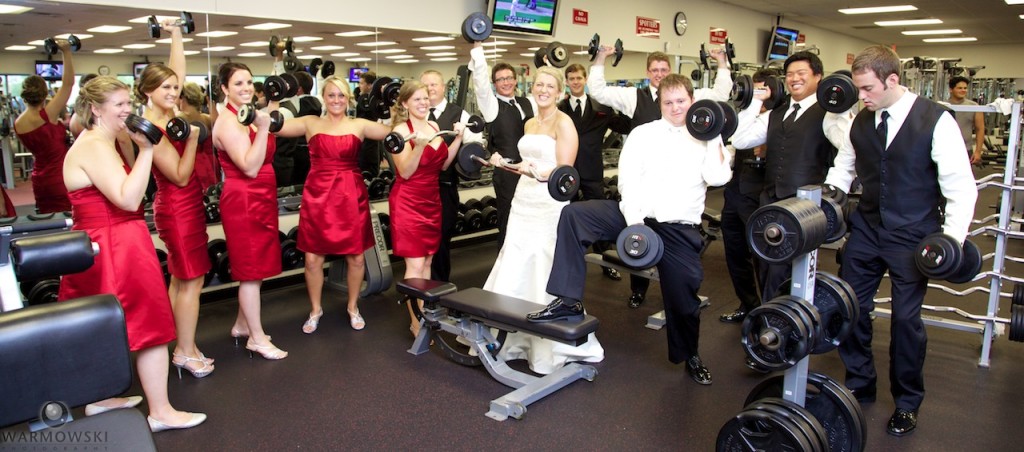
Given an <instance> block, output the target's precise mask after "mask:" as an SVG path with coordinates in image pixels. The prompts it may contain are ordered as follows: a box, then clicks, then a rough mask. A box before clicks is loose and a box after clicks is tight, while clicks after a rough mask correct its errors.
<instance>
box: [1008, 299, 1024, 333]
mask: <svg viewBox="0 0 1024 452" xmlns="http://www.w3.org/2000/svg"><path fill="white" fill-rule="evenodd" d="M1010 340H1011V341H1014V342H1024V305H1019V304H1015V305H1010Z"/></svg>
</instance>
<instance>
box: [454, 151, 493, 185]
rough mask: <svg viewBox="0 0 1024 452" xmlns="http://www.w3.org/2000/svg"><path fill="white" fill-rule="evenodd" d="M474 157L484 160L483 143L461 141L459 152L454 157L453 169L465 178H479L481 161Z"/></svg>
mask: <svg viewBox="0 0 1024 452" xmlns="http://www.w3.org/2000/svg"><path fill="white" fill-rule="evenodd" d="M474 157H477V158H479V159H482V160H486V158H487V150H486V149H484V147H483V145H481V144H480V143H475V142H473V143H463V144H462V146H460V147H459V153H458V155H457V156H456V157H455V159H456V161H455V171H456V172H457V173H459V176H460V177H462V178H463V179H465V180H478V179H480V176H481V175H480V170H481V168H483V163H480V161H479V160H476V159H474Z"/></svg>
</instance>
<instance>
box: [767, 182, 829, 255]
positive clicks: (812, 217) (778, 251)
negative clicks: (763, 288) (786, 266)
mask: <svg viewBox="0 0 1024 452" xmlns="http://www.w3.org/2000/svg"><path fill="white" fill-rule="evenodd" d="M827 228H828V219H827V218H826V217H825V213H824V212H822V211H821V208H820V207H819V206H818V205H817V204H815V203H813V202H811V201H808V200H805V199H797V198H789V199H783V200H781V201H778V202H775V203H772V204H769V205H766V206H762V207H760V208H759V209H757V210H756V211H754V213H753V214H752V215H751V216H750V220H749V221H748V223H747V243H749V244H750V247H751V248H752V249H753V250H754V253H755V254H757V255H758V256H759V257H761V258H762V259H764V260H765V261H767V262H769V263H773V264H779V263H784V262H789V261H791V260H793V259H794V258H796V257H797V256H798V255H801V254H805V253H809V252H811V251H813V250H815V249H817V248H818V247H819V246H821V244H822V243H824V241H825V236H826V232H827Z"/></svg>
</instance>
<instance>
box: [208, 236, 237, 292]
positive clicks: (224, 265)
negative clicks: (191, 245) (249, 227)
mask: <svg viewBox="0 0 1024 452" xmlns="http://www.w3.org/2000/svg"><path fill="white" fill-rule="evenodd" d="M206 254H207V256H209V258H210V264H212V268H211V270H210V271H212V272H213V273H214V274H216V275H217V280H219V281H220V282H221V283H229V282H231V264H230V262H229V261H228V242H226V241H224V239H213V240H210V242H209V243H207V244H206Z"/></svg>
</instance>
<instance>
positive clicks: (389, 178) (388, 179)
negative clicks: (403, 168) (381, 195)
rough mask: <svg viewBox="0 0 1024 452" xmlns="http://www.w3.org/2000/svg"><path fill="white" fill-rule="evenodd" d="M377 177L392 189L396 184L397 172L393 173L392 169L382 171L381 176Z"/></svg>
mask: <svg viewBox="0 0 1024 452" xmlns="http://www.w3.org/2000/svg"><path fill="white" fill-rule="evenodd" d="M377 177H379V178H380V179H381V180H382V181H384V184H386V185H387V186H388V187H390V186H391V184H393V183H394V182H395V172H394V171H392V170H391V168H383V169H381V170H380V174H379V175H377Z"/></svg>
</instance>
